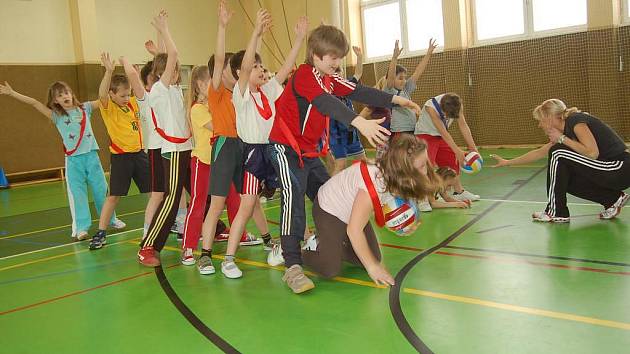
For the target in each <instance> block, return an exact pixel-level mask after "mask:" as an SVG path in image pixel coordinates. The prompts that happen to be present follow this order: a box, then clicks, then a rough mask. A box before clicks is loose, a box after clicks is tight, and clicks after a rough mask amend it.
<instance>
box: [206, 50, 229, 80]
mask: <svg viewBox="0 0 630 354" xmlns="http://www.w3.org/2000/svg"><path fill="white" fill-rule="evenodd" d="M233 55H234V53H232V52H226V53H225V59H224V60H223V69H225V67H226V66H227V65H228V64H230V61H231V60H232V56H233ZM208 70H209V71H210V77H212V74H213V71H214V54H212V55H211V56H210V59H208Z"/></svg>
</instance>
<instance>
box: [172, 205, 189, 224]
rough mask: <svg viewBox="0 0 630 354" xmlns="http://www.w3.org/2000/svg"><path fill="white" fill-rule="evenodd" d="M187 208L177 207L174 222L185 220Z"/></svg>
mask: <svg viewBox="0 0 630 354" xmlns="http://www.w3.org/2000/svg"><path fill="white" fill-rule="evenodd" d="M187 211H188V208H179V209H177V216H176V217H175V222H179V223H183V222H184V220H186V212H187Z"/></svg>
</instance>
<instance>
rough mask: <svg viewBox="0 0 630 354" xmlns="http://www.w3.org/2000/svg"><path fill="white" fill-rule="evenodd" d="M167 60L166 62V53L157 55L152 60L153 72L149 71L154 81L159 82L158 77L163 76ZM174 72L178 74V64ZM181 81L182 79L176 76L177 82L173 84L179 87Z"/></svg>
mask: <svg viewBox="0 0 630 354" xmlns="http://www.w3.org/2000/svg"><path fill="white" fill-rule="evenodd" d="M167 60H168V54H166V53H159V54H157V55H156V56H155V57H154V58H153V70H152V71H151V74H152V75H153V76H154V77H155V79H156V80H159V79H160V76H162V74H164V70H166V61H167ZM175 71H176V72H179V62H177V64H175ZM181 79H182V76H181V75H177V81H176V82H175V83H176V84H178V85H179V83H180V82H181Z"/></svg>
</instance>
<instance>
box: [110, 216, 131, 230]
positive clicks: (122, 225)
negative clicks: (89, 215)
mask: <svg viewBox="0 0 630 354" xmlns="http://www.w3.org/2000/svg"><path fill="white" fill-rule="evenodd" d="M109 227H111V228H112V229H115V230H120V229H124V228H125V227H127V224H125V223H124V222H123V221H122V220H120V219H119V218H116V219H114V222H112V223H110V224H109Z"/></svg>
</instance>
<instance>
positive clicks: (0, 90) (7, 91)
mask: <svg viewBox="0 0 630 354" xmlns="http://www.w3.org/2000/svg"><path fill="white" fill-rule="evenodd" d="M0 95H7V96H9V97H13V98H15V99H16V100H18V101H20V102H22V103H26V104H27V105H29V106H32V107H33V108H35V109H36V110H37V111H38V112H39V113H41V114H43V115H45V116H46V117H47V118H49V119H51V118H52V111H51V110H50V108H48V107H46V105H44V104H43V103H41V102H39V101H38V100H36V99H34V98H32V97H28V96H25V95H22V94H21V93H18V92H16V91H14V90H13V88H11V85H9V83H8V82H6V81H5V82H4V85H2V84H0Z"/></svg>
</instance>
